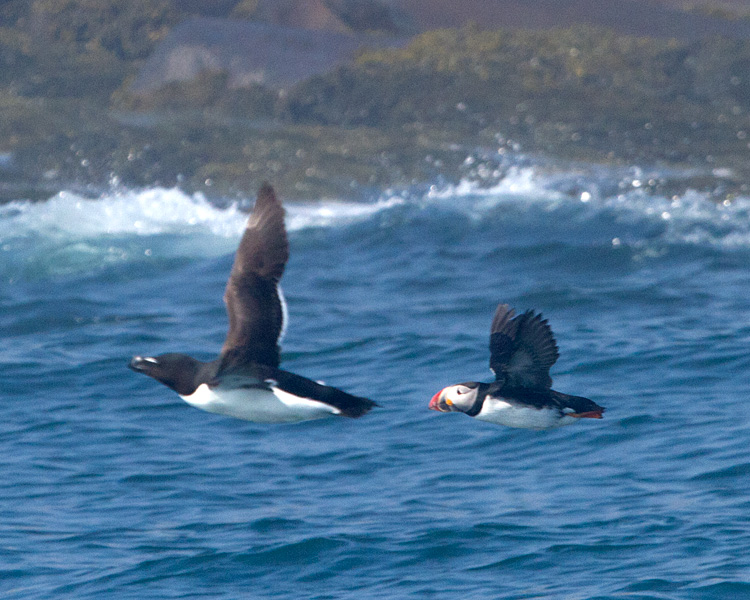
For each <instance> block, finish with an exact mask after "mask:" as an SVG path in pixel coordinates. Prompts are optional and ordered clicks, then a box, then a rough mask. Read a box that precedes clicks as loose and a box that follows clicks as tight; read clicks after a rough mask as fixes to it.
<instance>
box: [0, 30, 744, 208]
mask: <svg viewBox="0 0 750 600" xmlns="http://www.w3.org/2000/svg"><path fill="white" fill-rule="evenodd" d="M14 35H15V36H16V37H14ZM22 42H23V36H22V35H21V33H19V32H18V31H16V30H13V31H11V30H8V29H3V28H2V27H0V49H4V54H2V56H4V60H5V61H6V62H7V61H8V60H9V59H8V56H11V54H12V52H11V50H13V49H14V48H15V50H17V52H16V55H15V58H14V59H13V60H14V61H15V63H14V64H16V71H17V72H18V73H21V72H22V69H21V70H19V69H18V62H19V61H22V60H28V61H31V62H33V61H34V60H37V61H41V58H39V56H36V55H34V53H33V52H32V51H31V50H29V49H28V48H27V50H28V52H27V53H26V54H24V50H23V48H24V46H23V43H22ZM14 44H15V45H14ZM386 45H388V44H386ZM62 47H63V46H55V48H57V50H58V56H57V58H56V60H58V66H59V64H65V65H66V66H67V70H66V69H60V68H58V69H57V70H55V69H54V68H53V67H54V64H53V62H54V60H55V56H54V55H53V54H54V53H48V54H47V55H45V59H44V60H46V61H48V62H46V63H42V62H38V64H37V67H39V68H38V69H37V70H36V71H35V72H36V73H37V76H36V79H34V78H31V77H25V78H21V77H16V78H14V77H13V76H12V74H10V75H9V73H8V72H6V73H5V75H4V76H0V117H1V118H0V156H2V157H3V160H2V161H0V201H2V200H8V199H12V198H18V197H19V195H18V194H19V193H23V194H25V196H23V197H29V198H31V199H36V198H43V197H44V196H45V194H49V193H50V191H53V190H55V189H62V188H64V187H71V186H72V187H75V188H76V189H80V190H89V191H90V193H91V194H92V195H95V194H97V193H98V192H99V191H100V190H102V189H106V188H107V187H108V186H110V185H112V184H122V185H126V186H134V187H145V186H154V185H162V186H168V187H169V186H179V187H181V188H183V189H185V190H187V191H201V192H203V193H206V194H207V195H209V196H212V197H217V198H226V197H233V196H245V195H247V194H248V193H249V191H248V190H253V189H255V188H256V187H257V185H258V183H259V182H260V181H262V180H265V179H270V180H272V181H274V182H275V184H276V185H277V186H278V187H279V189H280V191H281V192H282V193H283V194H284V195H285V196H286V197H291V198H294V197H297V198H314V197H324V196H325V197H343V196H345V197H358V196H367V195H368V193H370V192H371V190H373V189H382V188H384V187H408V186H412V185H417V184H419V183H422V182H431V181H435V180H437V179H441V180H446V181H452V180H456V179H458V178H461V177H465V176H472V172H471V169H467V166H466V159H467V156H468V157H470V156H472V155H481V154H486V155H492V153H495V154H497V153H498V152H499V153H500V154H502V153H504V152H518V151H519V150H520V151H523V152H527V153H540V154H546V155H549V156H553V157H558V158H562V159H568V160H584V161H589V162H593V163H615V164H645V165H654V164H669V165H674V166H678V167H685V168H689V169H692V170H693V171H694V172H695V173H696V176H695V177H694V178H690V179H688V180H686V181H685V183H684V185H685V186H693V187H699V188H701V189H705V190H710V191H716V197H717V199H722V198H727V197H731V196H734V195H737V194H747V192H748V183H750V160H748V159H750V146H749V144H750V77H748V75H747V73H748V72H750V40H745V39H731V38H728V37H713V38H706V39H702V40H698V41H696V40H682V41H680V40H676V39H672V38H666V39H664V38H647V37H634V36H628V35H623V34H620V33H616V32H614V31H613V30H611V29H602V28H598V27H591V26H576V27H570V28H565V29H550V30H544V29H538V30H512V29H499V30H483V29H480V28H478V27H476V26H467V27H464V28H462V29H453V30H438V31H428V32H426V33H423V34H420V35H418V36H416V37H415V38H414V39H413V40H412V41H411V42H410V43H409V44H408V45H406V46H405V47H400V48H381V49H379V50H377V49H376V50H369V51H361V52H360V53H359V54H358V57H357V59H356V60H355V61H354V62H349V63H345V64H341V65H339V66H338V67H336V68H334V69H333V70H331V71H328V72H322V73H318V74H313V75H310V76H307V77H305V78H303V79H301V80H300V81H298V82H297V83H294V84H286V85H285V86H284V87H279V86H277V85H273V84H271V82H268V81H266V82H265V83H253V82H249V83H247V84H243V85H241V86H239V85H237V84H236V82H233V80H232V77H231V73H229V72H227V70H225V69H217V70H204V71H201V72H200V73H199V75H198V76H197V77H194V78H192V79H189V80H185V81H172V82H171V83H167V84H165V85H163V86H156V87H152V88H150V89H148V90H147V91H145V92H144V90H143V89H138V88H137V87H135V88H134V87H133V86H132V82H133V81H134V77H135V74H136V73H138V72H139V70H140V69H141V68H142V67H143V65H144V61H145V59H146V58H147V57H148V56H152V54H150V53H148V52H141V54H140V55H138V57H131V58H130V59H129V60H118V59H117V58H116V57H114V56H113V54H112V53H111V52H107V53H105V52H100V50H98V49H96V48H93V49H90V50H89V51H87V52H84V53H83V54H78V55H75V56H74V54H69V55H67V56H66V55H64V54H63V52H62V50H61V48H62ZM8 48H10V49H11V50H8ZM71 52H72V51H71ZM136 54H137V53H136ZM35 56H36V58H35ZM24 57H25V58H24ZM53 75H54V76H53ZM35 86H36V87H35ZM717 174H718V175H717ZM678 191H679V190H678ZM53 193H54V192H53Z"/></svg>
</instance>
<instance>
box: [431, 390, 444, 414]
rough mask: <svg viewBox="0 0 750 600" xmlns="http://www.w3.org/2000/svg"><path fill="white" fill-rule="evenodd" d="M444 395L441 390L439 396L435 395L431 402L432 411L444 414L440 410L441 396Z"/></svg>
mask: <svg viewBox="0 0 750 600" xmlns="http://www.w3.org/2000/svg"><path fill="white" fill-rule="evenodd" d="M442 393H443V390H440V391H439V392H438V393H437V394H435V395H434V396H433V397H432V400H430V410H437V411H439V412H444V411H443V410H442V409H441V408H440V395H441V394H442Z"/></svg>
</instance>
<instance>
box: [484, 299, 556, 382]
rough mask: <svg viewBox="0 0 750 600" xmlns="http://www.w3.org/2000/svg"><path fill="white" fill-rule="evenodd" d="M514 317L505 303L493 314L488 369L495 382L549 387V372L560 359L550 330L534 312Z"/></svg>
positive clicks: (544, 321)
mask: <svg viewBox="0 0 750 600" xmlns="http://www.w3.org/2000/svg"><path fill="white" fill-rule="evenodd" d="M514 315H515V312H514V311H513V309H511V308H510V307H509V306H508V305H507V304H500V305H499V306H498V307H497V310H496V311H495V316H494V318H493V319H492V327H491V329H490V369H492V370H493V371H494V373H495V377H496V379H498V380H499V379H501V378H504V380H505V384H506V385H508V386H511V387H526V388H549V387H551V386H552V378H551V377H550V376H549V369H550V367H551V366H552V365H553V364H555V361H556V360H557V358H558V356H559V354H558V352H557V344H556V343H555V338H554V336H553V335H552V330H551V329H550V326H549V324H548V323H547V320H546V319H543V318H542V315H540V314H535V313H534V311H531V310H528V311H526V312H525V313H523V314H522V315H518V316H514Z"/></svg>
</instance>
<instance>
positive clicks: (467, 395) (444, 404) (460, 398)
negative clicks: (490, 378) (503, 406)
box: [430, 381, 479, 412]
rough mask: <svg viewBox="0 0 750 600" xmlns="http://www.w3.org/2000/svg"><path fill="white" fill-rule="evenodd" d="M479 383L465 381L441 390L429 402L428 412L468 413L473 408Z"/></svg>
mask: <svg viewBox="0 0 750 600" xmlns="http://www.w3.org/2000/svg"><path fill="white" fill-rule="evenodd" d="M478 392H479V383H477V382H476V381H467V382H466V383H458V384H456V385H451V386H448V387H447V388H443V389H442V390H440V391H439V392H438V393H437V394H435V395H434V396H433V397H432V400H430V410H437V411H440V412H468V411H469V410H471V408H472V407H473V406H474V403H475V402H476V400H477V393H478Z"/></svg>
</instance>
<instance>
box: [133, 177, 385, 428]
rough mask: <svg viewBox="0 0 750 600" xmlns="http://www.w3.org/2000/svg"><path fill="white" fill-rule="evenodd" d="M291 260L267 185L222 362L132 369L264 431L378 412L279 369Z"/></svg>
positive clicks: (228, 298)
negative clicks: (284, 286) (285, 278)
mask: <svg viewBox="0 0 750 600" xmlns="http://www.w3.org/2000/svg"><path fill="white" fill-rule="evenodd" d="M288 258H289V242H288V240H287V236H286V229H285V227H284V208H283V207H282V206H281V202H280V201H279V200H278V199H277V198H276V194H275V193H274V191H273V188H272V187H271V186H270V185H268V184H263V186H262V187H261V189H260V191H259V192H258V198H257V200H256V201H255V207H254V209H253V212H252V214H251V215H250V218H249V219H248V221H247V227H246V229H245V232H244V234H243V236H242V240H241V241H240V246H239V249H238V250H237V254H236V256H235V259H234V265H233V266H232V271H231V273H230V275H229V281H228V282H227V287H226V290H225V292H224V302H225V303H226V306H227V312H228V314H229V331H228V333H227V337H226V340H225V341H224V346H223V347H222V349H221V353H220V354H219V356H218V358H216V360H213V361H211V362H201V361H199V360H196V359H195V358H192V357H190V356H188V355H186V354H174V353H173V354H162V355H160V356H135V357H133V359H132V360H131V361H130V365H129V366H130V368H131V369H133V370H134V371H137V372H139V373H143V374H145V375H148V376H149V377H153V378H154V379H156V380H157V381H160V382H161V383H163V384H164V385H166V386H168V387H170V388H172V389H173V390H174V391H176V392H177V393H178V394H179V395H180V396H181V397H182V399H183V400H185V402H187V403H188V404H190V405H192V406H195V407H197V408H201V409H203V410H206V411H208V412H213V413H218V414H222V415H228V416H230V417H236V418H238V419H245V420H248V421H256V422H261V423H283V422H293V421H306V420H309V419H319V418H322V417H329V416H332V415H340V416H342V417H361V416H362V415H363V414H365V413H366V412H367V411H369V410H370V409H371V408H372V407H373V406H376V404H375V403H374V402H372V401H371V400H368V399H366V398H360V397H357V396H352V395H351V394H347V393H346V392H343V391H341V390H339V389H336V388H334V387H330V386H327V385H322V384H320V383H316V382H315V381H311V380H310V379H307V378H305V377H301V376H300V375H295V374H294V373H290V372H288V371H283V370H281V369H279V361H280V349H279V339H280V337H281V335H282V332H283V330H284V326H285V324H286V305H285V303H284V297H283V295H282V293H281V289H280V288H279V280H280V279H281V276H282V274H283V273H284V267H285V266H286V262H287V259H288Z"/></svg>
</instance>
